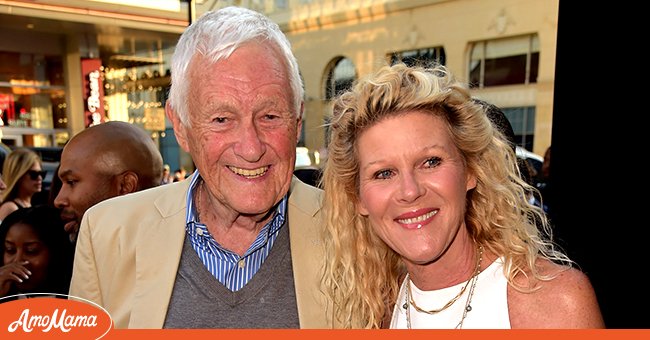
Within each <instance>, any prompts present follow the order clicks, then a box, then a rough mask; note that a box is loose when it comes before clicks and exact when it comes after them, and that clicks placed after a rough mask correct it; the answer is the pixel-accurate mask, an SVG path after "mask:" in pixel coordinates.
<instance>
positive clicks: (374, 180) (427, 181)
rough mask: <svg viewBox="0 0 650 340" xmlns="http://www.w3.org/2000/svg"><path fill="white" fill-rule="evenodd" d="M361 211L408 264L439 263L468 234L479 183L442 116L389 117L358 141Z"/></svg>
mask: <svg viewBox="0 0 650 340" xmlns="http://www.w3.org/2000/svg"><path fill="white" fill-rule="evenodd" d="M357 148H358V154H359V156H358V157H359V165H360V170H359V171H360V172H359V175H360V187H359V195H360V196H359V202H358V210H359V212H360V213H361V214H362V215H365V216H368V218H369V221H370V224H371V226H372V228H373V230H374V231H375V233H376V234H377V235H378V236H379V237H381V239H382V240H384V242H386V244H388V246H390V247H391V248H392V249H394V250H395V251H396V252H397V253H399V254H400V255H401V256H402V258H404V260H405V261H407V262H411V263H416V264H426V263H429V262H431V261H434V260H436V259H438V258H439V257H440V256H441V255H442V254H443V252H445V251H446V250H447V249H448V248H449V247H450V245H451V244H452V241H454V239H455V238H456V235H457V234H458V232H459V230H463V231H462V232H466V231H465V227H464V223H465V222H464V215H465V200H466V193H467V191H468V190H470V189H471V188H473V187H475V186H476V180H475V179H474V177H473V176H471V175H469V174H468V173H467V172H466V168H465V166H464V164H463V161H462V158H461V154H460V153H459V150H458V149H457V148H456V146H455V145H454V144H453V141H452V139H451V137H450V135H449V133H448V132H447V129H446V128H445V122H444V121H443V120H442V119H441V118H438V117H436V116H433V115H431V114H428V113H422V112H418V111H411V112H407V113H406V114H404V115H400V116H396V117H391V118H386V119H384V120H382V121H380V122H378V123H376V124H375V125H373V126H371V127H369V128H368V129H367V130H365V131H364V132H362V133H361V135H360V136H359V138H358V140H357Z"/></svg>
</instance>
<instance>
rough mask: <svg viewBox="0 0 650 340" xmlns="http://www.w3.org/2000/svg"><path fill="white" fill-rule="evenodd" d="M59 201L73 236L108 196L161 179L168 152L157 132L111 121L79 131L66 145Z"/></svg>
mask: <svg viewBox="0 0 650 340" xmlns="http://www.w3.org/2000/svg"><path fill="white" fill-rule="evenodd" d="M58 175H59V178H60V179H61V188H60V189H59V192H58V194H57V195H56V198H55V199H54V205H55V206H56V207H57V208H59V209H61V210H62V212H61V218H62V219H63V220H64V221H66V224H65V229H66V231H67V232H68V233H70V240H71V241H75V239H76V237H77V232H78V230H79V223H80V222H81V218H82V216H83V214H84V213H85V212H86V210H87V209H88V208H90V207H91V206H93V205H95V204H97V203H98V202H101V201H103V200H105V199H108V198H111V197H115V196H121V195H125V194H129V193H132V192H136V191H139V190H143V189H148V188H151V187H154V186H157V185H159V184H160V181H161V178H162V156H161V155H160V151H158V148H157V147H156V144H155V143H154V142H153V140H152V139H151V137H150V136H149V135H148V134H147V133H146V132H145V131H144V130H143V129H141V128H139V127H137V126H135V125H132V124H129V123H125V122H117V121H116V122H107V123H103V124H99V125H95V126H92V127H90V128H88V129H86V130H83V131H81V132H80V133H78V134H77V135H75V136H74V137H73V138H72V139H71V140H70V141H69V142H68V144H67V145H66V146H65V147H64V148H63V152H62V153H61V163H60V165H59V168H58Z"/></svg>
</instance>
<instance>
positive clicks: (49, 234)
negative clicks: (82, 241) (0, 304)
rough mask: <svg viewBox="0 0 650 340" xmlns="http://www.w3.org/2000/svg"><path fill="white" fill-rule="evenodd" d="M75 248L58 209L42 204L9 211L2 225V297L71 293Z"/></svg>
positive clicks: (0, 291) (0, 280)
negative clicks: (64, 227)
mask: <svg viewBox="0 0 650 340" xmlns="http://www.w3.org/2000/svg"><path fill="white" fill-rule="evenodd" d="M73 247H74V246H73V245H72V244H71V243H70V241H69V240H68V234H67V233H66V232H65V230H64V229H63V222H62V221H61V219H60V217H59V211H58V210H57V209H56V208H54V207H49V206H46V205H40V206H36V207H30V208H25V209H19V210H16V211H14V212H12V213H11V214H9V215H8V216H7V218H5V219H4V221H2V224H0V254H2V263H1V265H0V297H3V296H10V295H15V294H26V293H58V294H67V293H68V288H69V286H70V279H71V276H72V263H73V256H74V253H73ZM1 301H5V300H1Z"/></svg>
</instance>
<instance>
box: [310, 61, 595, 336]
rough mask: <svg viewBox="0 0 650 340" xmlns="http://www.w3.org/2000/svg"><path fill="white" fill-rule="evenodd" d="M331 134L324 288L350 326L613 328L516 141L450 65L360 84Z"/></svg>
mask: <svg viewBox="0 0 650 340" xmlns="http://www.w3.org/2000/svg"><path fill="white" fill-rule="evenodd" d="M330 131H331V132H330V133H331V134H330V144H329V150H328V152H329V153H328V155H329V157H328V161H327V164H326V167H325V171H324V177H323V183H322V185H323V188H324V190H325V201H324V205H325V206H324V209H325V213H326V215H325V216H326V217H325V222H326V226H327V232H326V247H327V256H326V257H325V258H326V259H327V264H326V267H325V275H324V284H325V286H326V291H327V292H328V293H329V296H330V297H331V298H332V300H333V301H334V305H335V312H336V316H337V318H338V320H339V321H340V322H342V323H343V324H344V325H345V326H346V327H348V328H379V327H386V328H387V327H390V328H506V329H507V328H599V327H603V326H604V324H603V320H602V316H601V313H600V309H599V307H598V303H597V300H596V296H595V293H594V290H593V288H592V286H591V284H590V282H589V280H588V278H587V276H586V275H585V274H584V273H582V272H581V271H580V270H578V269H576V268H575V267H573V266H572V262H571V260H570V259H569V258H567V256H566V255H564V254H563V253H561V252H559V251H558V250H557V249H556V248H554V246H553V244H552V242H551V235H550V226H549V225H548V222H547V220H546V218H545V216H544V213H543V212H542V211H541V210H540V208H538V207H535V206H533V205H531V204H529V203H528V202H527V200H526V197H527V193H529V192H531V191H534V190H535V189H534V188H533V187H531V186H530V185H529V184H527V183H526V182H525V181H524V180H522V179H521V177H520V175H519V171H518V167H517V163H516V157H515V153H514V151H513V149H512V148H511V146H510V145H509V144H508V142H507V141H506V139H505V137H504V136H503V135H502V134H501V133H500V132H499V131H498V130H497V129H496V128H495V127H494V126H493V125H492V124H491V123H490V120H489V119H488V117H487V116H486V113H485V109H484V107H483V106H482V105H480V103H478V102H477V101H474V100H472V98H471V97H470V94H469V91H468V89H467V87H466V86H465V85H464V84H461V83H459V82H457V81H456V80H455V79H454V77H453V76H452V75H451V74H450V73H449V71H448V70H447V69H446V68H445V67H443V66H435V67H431V68H409V67H407V66H405V65H403V64H399V65H395V66H392V67H384V68H382V69H381V70H379V71H378V72H377V73H376V74H373V75H370V76H369V77H367V78H366V79H362V80H361V81H359V82H358V83H357V84H356V85H355V86H354V88H353V89H352V90H351V91H349V92H347V93H344V94H343V95H341V96H340V97H339V98H338V99H337V100H336V102H335V103H334V108H333V117H332V120H331V126H330ZM538 224H539V225H540V226H541V227H540V229H538V227H537V225H538Z"/></svg>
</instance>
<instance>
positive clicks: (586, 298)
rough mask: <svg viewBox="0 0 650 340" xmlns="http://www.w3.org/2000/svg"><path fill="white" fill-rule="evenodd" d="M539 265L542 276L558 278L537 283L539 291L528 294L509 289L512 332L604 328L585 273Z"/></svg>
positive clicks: (594, 294)
mask: <svg viewBox="0 0 650 340" xmlns="http://www.w3.org/2000/svg"><path fill="white" fill-rule="evenodd" d="M538 265H539V266H540V267H539V268H540V270H541V272H542V273H543V274H555V275H557V276H556V277H555V278H553V279H551V280H549V281H539V280H536V281H535V283H536V284H537V285H538V286H539V289H537V290H535V291H533V292H530V293H525V292H519V291H517V290H516V289H514V288H513V287H511V286H509V287H508V309H509V311H510V323H511V326H512V328H603V327H604V322H603V318H602V315H601V313H600V308H599V306H598V301H597V299H596V293H595V292H594V289H593V287H592V285H591V282H590V281H589V278H588V277H587V275H585V273H583V272H582V271H580V270H578V269H576V268H566V267H562V266H559V265H557V264H554V263H552V262H550V261H546V260H542V261H539V262H538ZM530 277H531V276H530V275H529V278H530ZM518 280H521V278H518Z"/></svg>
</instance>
